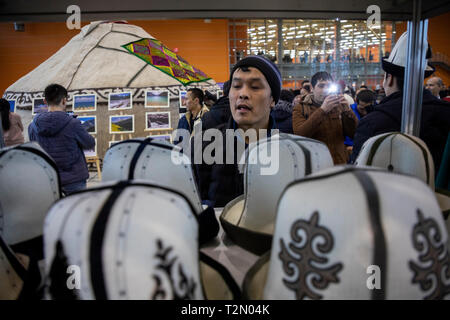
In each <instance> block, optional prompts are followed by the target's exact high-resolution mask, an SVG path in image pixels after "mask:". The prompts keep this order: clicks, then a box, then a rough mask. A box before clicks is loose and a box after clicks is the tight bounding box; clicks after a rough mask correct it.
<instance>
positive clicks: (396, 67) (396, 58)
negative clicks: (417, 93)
mask: <svg viewBox="0 0 450 320" xmlns="http://www.w3.org/2000/svg"><path fill="white" fill-rule="evenodd" d="M422 45H423V46H424V47H425V46H426V47H427V48H428V50H427V54H426V58H427V59H429V58H431V49H430V47H429V46H428V44H427V43H426V42H424V43H423V44H422ZM407 49H408V33H407V32H404V33H403V34H402V35H401V36H400V38H398V40H397V42H396V43H395V46H394V49H392V52H391V53H390V54H389V57H388V58H387V59H382V60H381V66H382V68H383V70H384V71H386V72H388V73H390V74H393V75H394V76H397V77H400V78H404V77H405V67H406V63H407V61H406V55H407ZM434 71H435V69H434V67H432V66H430V65H428V64H427V66H426V68H425V78H427V77H429V76H431V75H432V74H433V72H434Z"/></svg>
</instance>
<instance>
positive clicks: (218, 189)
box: [191, 56, 281, 207]
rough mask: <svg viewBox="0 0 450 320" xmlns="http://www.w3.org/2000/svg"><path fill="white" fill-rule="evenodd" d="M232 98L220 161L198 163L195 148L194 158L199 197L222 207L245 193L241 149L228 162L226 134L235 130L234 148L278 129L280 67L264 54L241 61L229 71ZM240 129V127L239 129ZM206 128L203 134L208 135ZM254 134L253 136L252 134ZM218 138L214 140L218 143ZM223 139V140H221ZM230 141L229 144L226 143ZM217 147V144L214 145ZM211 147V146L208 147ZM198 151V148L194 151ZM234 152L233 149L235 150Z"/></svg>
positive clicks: (222, 129) (223, 132)
mask: <svg viewBox="0 0 450 320" xmlns="http://www.w3.org/2000/svg"><path fill="white" fill-rule="evenodd" d="M229 81H230V83H231V87H230V91H229V94H228V98H229V101H230V111H231V117H230V118H229V120H228V122H227V123H224V124H222V125H219V126H217V127H216V129H218V130H220V132H221V133H222V135H223V136H222V137H223V156H222V158H221V160H223V161H221V162H220V163H217V162H214V163H212V164H206V163H205V162H204V161H203V162H202V163H201V164H196V163H195V159H194V155H195V152H197V151H198V150H200V148H198V149H196V148H195V147H194V148H191V150H192V151H194V154H193V155H192V161H193V162H194V164H195V165H194V172H195V176H196V181H197V185H198V187H199V191H200V196H201V198H202V200H203V203H204V204H208V205H210V206H214V207H223V206H225V205H226V204H227V203H228V202H229V201H231V200H233V199H234V198H236V197H237V196H239V195H241V194H243V193H244V186H243V172H242V170H239V168H238V160H240V156H241V155H240V154H238V153H239V152H234V154H233V158H234V159H233V161H234V162H233V163H229V161H228V158H227V152H228V153H230V149H229V141H227V137H228V136H227V134H226V131H227V130H228V132H229V131H230V130H233V131H232V132H234V133H235V134H234V138H233V139H234V143H232V148H234V151H236V150H243V149H244V148H242V149H239V148H238V147H237V146H238V145H240V146H245V149H246V148H247V146H248V144H249V143H251V142H254V140H253V139H254V138H256V139H259V138H261V137H260V132H263V131H260V130H267V131H266V132H267V136H270V135H271V130H272V129H277V126H276V123H275V121H274V119H273V118H272V117H271V115H270V111H271V109H272V108H273V107H274V106H275V104H276V103H277V102H278V99H279V97H280V92H281V74H280V71H279V70H278V68H277V67H276V66H275V65H274V64H273V63H272V62H271V61H269V60H267V59H266V58H264V57H261V56H249V57H246V58H244V59H242V60H240V61H239V62H238V63H236V65H235V66H234V67H233V69H232V71H231V74H230V80H229ZM237 129H241V130H237ZM205 132H208V131H204V132H203V134H205ZM252 135H253V136H252ZM205 140H207V142H203V144H202V148H201V151H202V152H203V151H205V149H206V148H207V147H208V146H209V145H210V144H211V143H212V142H209V141H211V139H210V138H209V139H203V141H205ZM216 140H217V139H214V140H213V142H214V143H217V141H216ZM219 140H220V139H219ZM227 143H228V145H226V144H227ZM214 147H216V145H214ZM208 149H211V146H210V147H209V148H208ZM195 150H197V151H195ZM232 151H233V150H232Z"/></svg>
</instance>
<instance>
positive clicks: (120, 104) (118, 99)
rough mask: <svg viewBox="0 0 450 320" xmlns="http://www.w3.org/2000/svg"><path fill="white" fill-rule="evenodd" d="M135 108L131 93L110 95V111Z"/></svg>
mask: <svg viewBox="0 0 450 320" xmlns="http://www.w3.org/2000/svg"><path fill="white" fill-rule="evenodd" d="M132 107H133V97H132V95H131V92H118V93H110V94H109V97H108V110H114V111H115V110H124V109H131V108H132Z"/></svg>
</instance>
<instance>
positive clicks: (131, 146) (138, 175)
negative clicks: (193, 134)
mask: <svg viewBox="0 0 450 320" xmlns="http://www.w3.org/2000/svg"><path fill="white" fill-rule="evenodd" d="M180 150H181V149H180V148H179V147H176V146H174V145H172V144H170V143H167V142H165V141H162V140H159V139H152V138H147V139H132V140H125V141H122V142H118V143H116V144H114V145H112V146H111V148H109V150H108V151H107V152H106V155H105V159H104V160H103V171H102V181H105V182H106V181H117V180H128V179H130V180H131V179H144V180H149V181H157V182H158V184H161V185H163V186H166V187H169V188H174V189H175V190H177V191H179V192H181V193H183V194H184V195H185V196H186V197H188V199H190V201H191V202H192V204H193V206H194V208H195V210H196V212H197V213H199V212H201V211H202V210H203V209H202V204H201V201H200V196H199V193H198V190H197V186H196V184H195V181H194V177H193V173H192V168H191V165H189V164H187V163H188V162H189V159H188V158H187V157H186V156H185V155H184V154H182V153H179V152H176V151H180ZM172 156H174V157H176V158H177V160H178V161H179V162H180V163H181V164H177V163H174V162H173V161H172Z"/></svg>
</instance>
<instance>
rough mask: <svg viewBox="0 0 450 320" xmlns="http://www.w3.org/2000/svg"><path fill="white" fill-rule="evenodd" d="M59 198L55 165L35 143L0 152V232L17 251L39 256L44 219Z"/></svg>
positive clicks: (58, 181)
mask: <svg viewBox="0 0 450 320" xmlns="http://www.w3.org/2000/svg"><path fill="white" fill-rule="evenodd" d="M60 197H61V189H60V180H59V175H58V170H57V168H56V164H55V162H54V161H53V160H52V159H51V158H50V156H49V155H48V154H47V153H46V152H45V151H44V150H43V149H42V148H41V147H40V146H39V145H38V144H37V143H25V144H22V145H19V146H16V147H10V148H4V149H2V150H1V151H0V235H1V236H2V237H3V239H4V240H5V242H6V243H7V244H8V245H9V246H11V248H12V249H13V250H14V251H15V252H16V253H17V252H21V253H25V254H27V255H35V256H42V227H43V223H44V218H45V216H46V214H47V211H48V209H49V208H50V206H51V205H52V204H53V202H55V201H56V200H58V199H59V198H60ZM37 251H40V252H41V253H40V254H39V252H37ZM40 258H42V257H40Z"/></svg>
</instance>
